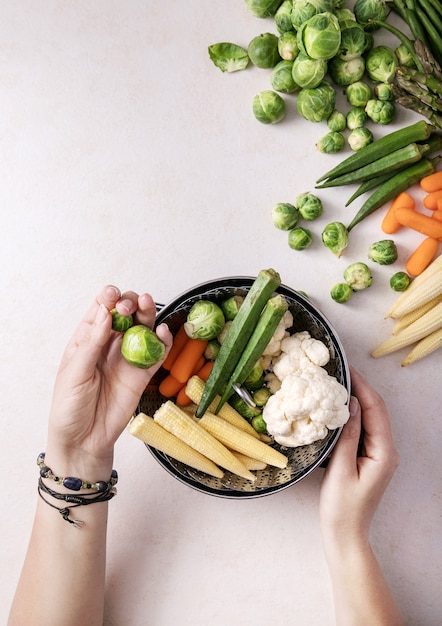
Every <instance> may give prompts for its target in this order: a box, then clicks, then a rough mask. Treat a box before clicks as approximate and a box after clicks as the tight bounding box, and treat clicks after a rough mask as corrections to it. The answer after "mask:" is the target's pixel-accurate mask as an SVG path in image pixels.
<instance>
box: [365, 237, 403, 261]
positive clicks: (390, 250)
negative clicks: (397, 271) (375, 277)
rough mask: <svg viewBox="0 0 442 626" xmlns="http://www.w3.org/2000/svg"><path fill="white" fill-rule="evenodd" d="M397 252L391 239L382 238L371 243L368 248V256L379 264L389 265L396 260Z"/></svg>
mask: <svg viewBox="0 0 442 626" xmlns="http://www.w3.org/2000/svg"><path fill="white" fill-rule="evenodd" d="M397 257H398V252H397V248H396V244H395V243H394V241H393V240H392V239H382V240H381V241H376V242H375V243H373V244H371V246H370V248H369V249H368V258H369V259H370V260H371V261H374V262H375V263H379V265H391V264H392V263H394V262H395V261H397Z"/></svg>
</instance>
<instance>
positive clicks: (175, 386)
mask: <svg viewBox="0 0 442 626" xmlns="http://www.w3.org/2000/svg"><path fill="white" fill-rule="evenodd" d="M182 386H183V383H182V382H180V381H179V380H177V379H176V378H175V377H174V376H172V374H168V375H167V376H166V378H163V380H162V381H161V382H160V384H159V385H158V391H159V392H160V393H161V395H163V396H164V397H165V398H172V397H173V396H176V394H177V393H178V392H179V390H180V389H181V387H182Z"/></svg>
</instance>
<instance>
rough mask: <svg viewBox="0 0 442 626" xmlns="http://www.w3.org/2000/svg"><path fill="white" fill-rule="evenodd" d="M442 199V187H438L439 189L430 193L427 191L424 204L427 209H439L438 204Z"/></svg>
mask: <svg viewBox="0 0 442 626" xmlns="http://www.w3.org/2000/svg"><path fill="white" fill-rule="evenodd" d="M439 200H440V201H442V189H438V190H437V191H432V192H430V193H427V195H426V196H424V199H423V204H424V207H425V208H426V209H430V211H434V210H435V209H437V208H438V207H437V204H438V202H439Z"/></svg>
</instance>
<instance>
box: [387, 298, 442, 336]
mask: <svg viewBox="0 0 442 626" xmlns="http://www.w3.org/2000/svg"><path fill="white" fill-rule="evenodd" d="M439 302H442V294H440V295H438V296H437V297H436V298H433V299H432V300H430V301H429V302H427V303H426V304H423V305H422V306H419V307H417V309H413V311H410V312H409V313H406V314H405V315H403V316H402V317H400V318H399V319H398V321H397V322H396V324H395V325H394V327H393V330H392V331H391V332H392V333H393V335H396V334H397V333H398V332H399V331H401V330H403V329H404V328H406V327H407V326H409V325H410V324H411V323H412V322H415V321H416V320H417V319H419V318H420V317H422V315H423V314H424V313H426V312H427V311H429V310H430V309H432V308H433V307H434V306H435V305H436V304H439Z"/></svg>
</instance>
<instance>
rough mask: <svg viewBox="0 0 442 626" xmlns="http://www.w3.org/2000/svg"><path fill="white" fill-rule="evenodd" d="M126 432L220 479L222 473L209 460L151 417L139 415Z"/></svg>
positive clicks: (177, 459)
mask: <svg viewBox="0 0 442 626" xmlns="http://www.w3.org/2000/svg"><path fill="white" fill-rule="evenodd" d="M128 430H129V432H130V434H131V435H133V436H134V437H136V438H137V439H140V440H141V441H143V442H144V443H147V445H149V446H152V447H153V448H156V449H157V450H159V451H160V452H164V454H167V455H168V456H170V457H172V458H173V459H175V460H176V461H181V463H185V464H186V465H189V466H190V467H193V468H194V469H197V470H200V471H201V472H205V473H206V474H210V476H216V478H222V477H223V476H224V473H223V472H222V470H221V469H220V468H219V467H217V466H216V465H215V463H213V461H211V460H210V459H208V458H207V457H205V456H203V455H202V454H201V453H200V452H198V451H197V450H195V449H194V448H191V447H190V446H188V445H187V443H184V441H182V440H181V439H178V437H175V435H172V434H171V433H170V432H168V431H167V430H165V429H164V428H163V427H162V426H160V425H159V424H157V423H156V422H155V420H154V419H153V418H152V417H149V416H148V415H145V414H144V413H139V414H138V415H136V416H135V417H134V418H133V419H132V421H131V422H130V423H129V426H128Z"/></svg>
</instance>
